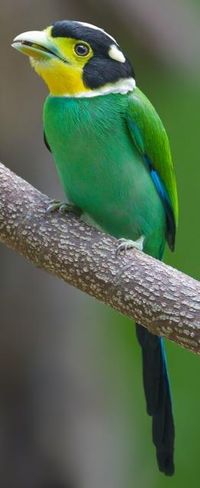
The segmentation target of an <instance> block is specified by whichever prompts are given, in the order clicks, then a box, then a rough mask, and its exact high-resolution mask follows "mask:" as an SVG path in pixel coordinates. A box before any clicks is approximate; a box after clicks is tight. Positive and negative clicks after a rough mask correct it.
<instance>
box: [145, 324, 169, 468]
mask: <svg viewBox="0 0 200 488" xmlns="http://www.w3.org/2000/svg"><path fill="white" fill-rule="evenodd" d="M136 333H137V339H138V341H139V344H140V346H141V348H142V359H143V383H144V391H145V397H146V404H147V413H148V414H149V415H150V416H151V417H152V437H153V443H154V445H155V447H156V455H157V462H158V466H159V470H160V471H162V472H163V473H165V474H166V475H168V476H171V475H173V473H174V459H173V456H174V437H175V430H174V420H173V413H172V403H171V395H170V388H169V380H168V374H167V366H166V359H165V351H164V345H163V340H162V339H161V338H160V337H157V336H155V335H153V334H151V333H150V332H148V330H147V329H145V328H144V327H142V326H141V325H138V324H137V325H136Z"/></svg>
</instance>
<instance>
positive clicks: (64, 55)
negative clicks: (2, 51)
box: [12, 20, 135, 97]
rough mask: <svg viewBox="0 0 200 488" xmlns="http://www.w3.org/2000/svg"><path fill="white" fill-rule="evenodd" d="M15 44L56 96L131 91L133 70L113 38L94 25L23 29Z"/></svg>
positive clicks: (74, 23) (61, 24) (58, 24)
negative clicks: (34, 29)
mask: <svg viewBox="0 0 200 488" xmlns="http://www.w3.org/2000/svg"><path fill="white" fill-rule="evenodd" d="M12 46H13V47H14V48H16V49H17V50H19V51H20V52H22V53H24V54H26V55H27V56H29V58H30V61H31V64H32V66H33V68H34V69H35V71H36V72H37V73H38V74H39V75H40V76H41V77H42V78H43V79H44V81H45V83H46V84H47V85H48V88H49V91H50V93H51V94H52V95H56V96H64V95H65V96H72V97H73V96H94V95H95V94H98V93H99V94H100V93H103V92H104V93H110V92H112V91H113V92H114V93H116V92H121V93H127V92H128V91H130V90H132V89H133V87H134V85H135V81H134V72H133V69H132V67H131V65H130V63H129V61H128V59H127V58H126V56H125V55H124V54H123V52H122V51H121V49H120V47H119V45H118V44H117V42H116V41H115V39H114V38H113V37H111V36H110V35H109V34H107V33H106V32H105V31H104V30H103V29H100V28H98V27H96V26H93V25H91V24H86V23H84V22H77V21H70V20H66V21H65V20H64V21H59V22H55V23H54V24H53V25H51V26H50V27H47V28H46V29H44V30H43V31H30V32H24V33H23V34H20V35H19V36H17V37H15V39H14V40H13V44H12Z"/></svg>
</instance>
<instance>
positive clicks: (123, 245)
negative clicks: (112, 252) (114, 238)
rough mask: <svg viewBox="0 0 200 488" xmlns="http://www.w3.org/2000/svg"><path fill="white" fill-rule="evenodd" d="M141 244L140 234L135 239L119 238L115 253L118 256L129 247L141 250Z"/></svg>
mask: <svg viewBox="0 0 200 488" xmlns="http://www.w3.org/2000/svg"><path fill="white" fill-rule="evenodd" d="M143 244H144V236H140V237H139V239H137V241H131V240H129V239H119V240H118V245H117V250H116V255H117V256H118V255H119V254H121V253H122V252H123V253H126V251H129V250H130V249H138V250H139V251H143Z"/></svg>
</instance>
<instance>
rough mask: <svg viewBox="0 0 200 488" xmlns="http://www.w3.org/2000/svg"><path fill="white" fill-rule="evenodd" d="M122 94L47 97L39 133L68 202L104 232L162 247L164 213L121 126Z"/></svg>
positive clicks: (124, 101) (154, 249) (123, 123)
mask: <svg viewBox="0 0 200 488" xmlns="http://www.w3.org/2000/svg"><path fill="white" fill-rule="evenodd" d="M126 107H127V96H126V95H118V94H115V95H106V96H102V97H94V98H82V99H75V98H62V97H48V98H47V100H46V102H45V106H44V130H45V135H46V138H47V141H48V143H49V145H50V148H51V151H52V154H53V157H54V160H55V163H56V167H57V171H58V174H59V177H60V180H61V182H62V185H63V187H64V191H65V193H66V196H67V197H68V199H69V200H70V201H71V202H73V203H74V204H76V205H77V206H79V207H80V208H81V209H82V210H83V211H84V212H85V213H87V214H89V215H90V216H91V217H92V219H93V220H94V221H95V222H96V223H97V224H98V225H99V226H101V227H102V228H103V229H104V230H105V231H106V232H108V233H110V234H112V235H114V236H116V237H125V238H129V239H133V240H134V239H137V238H138V237H140V235H141V234H143V235H145V236H146V242H145V250H146V252H148V253H150V254H152V255H155V256H157V255H159V253H160V249H161V248H163V247H164V240H165V238H164V236H165V214H164V209H163V206H162V203H161V201H160V197H159V196H158V194H157V191H156V189H155V186H154V184H153V182H152V180H151V177H150V175H149V173H148V171H147V169H146V167H145V165H144V163H143V161H142V158H141V156H140V154H139V153H138V151H137V148H136V147H135V146H134V144H133V141H132V139H131V137H130V136H129V132H128V129H127V126H126V120H125V115H126Z"/></svg>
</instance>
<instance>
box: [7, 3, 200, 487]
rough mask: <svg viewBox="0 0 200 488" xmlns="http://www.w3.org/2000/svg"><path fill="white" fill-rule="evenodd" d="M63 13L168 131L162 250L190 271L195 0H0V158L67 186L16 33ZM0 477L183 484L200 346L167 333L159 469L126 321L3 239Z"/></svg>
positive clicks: (40, 183)
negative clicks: (124, 69)
mask: <svg viewBox="0 0 200 488" xmlns="http://www.w3.org/2000/svg"><path fill="white" fill-rule="evenodd" d="M62 18H68V19H77V20H83V21H87V22H91V23H94V24H96V25H99V26H101V27H104V28H105V29H106V30H107V31H109V32H110V33H111V34H112V35H113V36H114V37H116V38H117V39H118V41H119V43H120V44H121V46H122V47H123V48H124V50H126V51H127V53H128V55H129V57H130V59H131V60H132V62H133V65H134V68H135V72H136V79H137V83H138V85H139V86H140V87H141V88H142V90H143V91H144V92H145V93H146V94H147V95H148V96H149V98H150V99H151V101H152V102H153V104H154V105H155V107H156V108H157V110H158V112H159V114H160V115H161V117H162V119H163V121H164V123H165V125H166V128H167V131H168V133H169V137H170V141H171V147H172V152H173V157H174V162H175V167H176V173H177V180H178V190H179V199H180V223H179V230H178V236H177V245H176V251H175V253H174V254H173V255H172V254H170V253H169V252H166V260H167V262H168V263H170V264H172V265H173V266H175V267H177V268H178V269H180V270H182V271H184V272H186V273H188V274H190V275H192V276H193V277H195V278H197V279H199V275H200V270H199V242H200V236H199V206H200V191H199V178H200V151H199V128H200V116H199V113H200V65H199V53H200V4H199V1H197V0H196V1H195V0H176V1H175V2H174V1H173V0H168V1H167V2H166V1H165V0H123V2H122V0H101V3H100V2H95V1H92V0H69V1H66V0H43V1H39V0H34V2H33V1H31V0H6V1H4V0H0V26H1V29H0V38H1V42H0V60H1V76H0V114H1V130H0V158H1V160H2V161H3V162H4V163H5V164H7V166H9V167H10V168H12V169H13V170H14V171H15V172H16V173H18V174H19V175H21V176H23V177H24V178H25V179H27V180H28V181H30V182H31V183H32V184H33V185H35V186H36V187H38V188H39V189H40V190H42V191H44V192H46V193H47V194H48V195H50V196H51V197H52V198H53V197H61V198H62V197H63V195H62V193H61V189H60V187H59V184H58V181H57V176H56V173H55V169H54V166H53V164H52V160H51V156H50V154H49V153H48V151H47V150H46V148H45V146H44V144H43V135H42V122H41V112H42V104H43V100H44V97H45V95H46V88H45V86H44V85H43V83H42V81H41V80H40V79H39V78H38V77H36V75H35V74H34V73H33V71H32V70H31V69H30V66H29V63H28V62H27V59H25V58H24V57H23V56H21V55H18V53H16V52H15V51H14V50H12V49H11V47H10V44H11V41H12V39H13V37H14V36H16V35H17V34H19V33H20V32H23V31H26V30H37V29H41V28H43V27H45V26H47V25H49V24H50V23H51V22H52V21H54V20H58V19H62ZM0 269H1V272H0V289H1V319H0V486H2V487H4V488H7V487H8V488H18V487H19V488H65V487H66V488H71V487H72V488H79V487H80V488H122V487H123V488H132V487H136V488H140V487H142V488H147V487H148V488H165V487H168V486H170V487H171V488H175V487H176V488H178V487H181V488H185V487H187V486H188V485H190V486H191V487H193V486H195V487H196V486H197V485H198V481H197V480H198V479H199V475H200V464H199V445H200V424H199V411H200V388H199V384H200V380H199V377H200V360H199V358H198V357H197V356H194V355H192V354H191V353H190V352H187V351H185V350H183V349H181V348H180V347H178V346H176V345H174V344H169V343H168V344H167V352H168V363H169V371H170V377H171V385H172V390H173V399H174V412H175V418H176V453H175V461H176V474H175V476H174V477H173V478H170V479H169V478H165V477H164V476H163V475H161V474H160V473H159V472H158V469H157V465H156V461H155V452H154V447H153V446H152V442H151V422H150V419H149V418H148V417H147V415H146V412H145V404H144V395H143V389H142V378H141V376H142V375H141V358H140V351H139V348H138V345H137V344H136V340H135V332H134V326H133V324H132V323H131V322H130V321H129V320H126V319H125V318H124V317H122V316H119V315H118V314H117V313H114V312H113V311H111V310H110V309H108V308H106V307H104V306H103V305H100V304H98V303H96V302H95V301H94V300H92V299H91V298H89V297H87V296H86V295H84V294H82V293H80V292H79V291H77V290H75V289H72V288H70V287H67V286H66V285H65V284H63V283H62V282H60V281H59V280H56V279H55V278H52V277H51V276H48V275H46V274H45V273H43V272H42V271H39V270H36V269H34V268H33V267H32V266H31V265H29V264H28V263H26V262H25V261H24V260H23V259H22V258H21V257H19V256H17V255H15V254H14V253H13V252H11V251H9V250H8V249H6V248H4V247H3V246H2V247H1V253H0Z"/></svg>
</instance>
